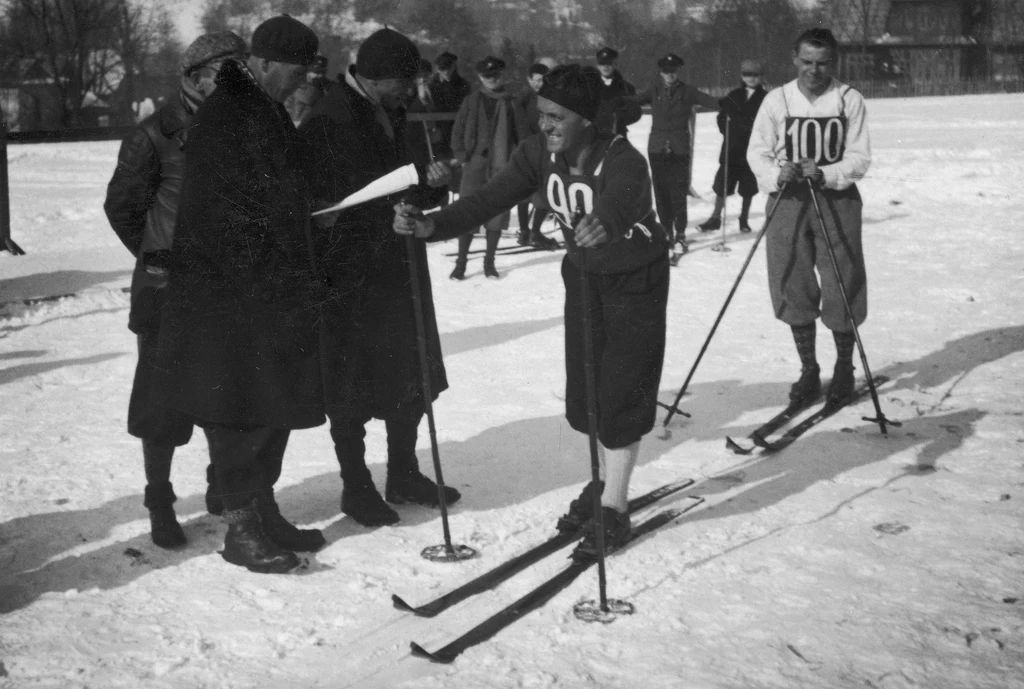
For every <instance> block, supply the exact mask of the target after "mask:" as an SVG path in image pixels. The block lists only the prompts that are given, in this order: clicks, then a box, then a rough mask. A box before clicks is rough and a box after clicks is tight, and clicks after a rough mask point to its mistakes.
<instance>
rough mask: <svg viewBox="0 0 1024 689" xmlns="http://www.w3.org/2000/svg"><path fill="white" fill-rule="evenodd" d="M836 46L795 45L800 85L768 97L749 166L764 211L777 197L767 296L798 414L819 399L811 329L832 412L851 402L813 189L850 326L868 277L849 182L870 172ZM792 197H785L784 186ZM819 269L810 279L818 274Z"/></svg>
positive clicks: (863, 128) (848, 356) (829, 40)
mask: <svg viewBox="0 0 1024 689" xmlns="http://www.w3.org/2000/svg"><path fill="white" fill-rule="evenodd" d="M836 48H837V44H836V39H835V36H833V35H832V32H831V31H829V30H828V29H808V30H807V31H805V32H804V33H802V34H801V35H800V37H799V38H798V39H797V41H796V44H795V47H794V49H793V64H794V66H795V67H796V70H797V78H796V79H794V80H793V81H790V82H789V83H787V84H785V85H784V86H781V87H780V88H777V89H774V90H773V91H772V92H771V93H769V94H768V95H767V96H766V97H765V99H764V102H763V103H762V105H761V109H760V110H759V111H758V113H757V117H756V118H755V120H754V127H753V132H752V134H751V137H750V147H749V148H748V149H747V162H748V163H750V169H751V170H753V172H754V175H755V176H756V177H757V182H758V186H759V187H760V189H761V191H763V192H765V193H766V194H770V195H771V197H772V199H771V200H769V202H768V203H769V206H770V205H771V204H772V203H774V202H775V201H774V199H775V198H776V197H777V196H779V194H780V193H784V195H783V196H782V198H781V199H780V200H779V201H778V207H777V209H776V211H775V221H774V225H773V227H772V231H771V232H768V233H767V235H768V238H767V247H768V250H767V256H768V287H769V290H770V292H771V297H772V306H773V307H774V309H775V316H776V318H778V319H779V320H781V321H782V322H784V323H786V324H788V325H789V326H790V328H791V329H792V331H793V339H794V341H795V342H796V349H797V353H798V354H799V356H800V366H801V370H800V378H799V380H797V382H796V383H794V384H793V386H792V388H791V389H790V393H789V398H790V403H791V404H795V405H805V404H810V403H811V402H813V401H814V400H815V399H816V398H817V397H818V396H819V394H820V392H821V377H820V368H819V366H818V361H817V357H816V354H815V342H816V327H815V322H816V321H817V319H818V317H819V316H820V317H821V320H822V323H824V324H825V326H826V327H827V328H828V329H829V330H831V331H832V336H833V340H834V341H835V345H836V363H835V369H834V372H833V375H832V382H831V384H830V385H829V389H828V401H829V403H831V404H839V403H842V402H845V401H846V400H847V399H848V398H849V397H850V395H851V394H852V393H853V386H854V374H853V348H854V344H855V336H854V333H853V325H852V324H851V323H850V321H849V319H848V318H847V315H846V309H845V306H844V304H843V300H842V295H841V294H840V290H839V285H838V283H837V282H836V278H835V271H834V270H833V268H832V264H831V261H830V259H829V256H828V253H827V249H826V246H825V239H824V237H823V235H822V228H821V227H819V226H818V222H817V219H816V218H814V213H813V211H812V210H811V209H810V204H811V198H810V190H809V189H808V188H807V184H806V182H805V180H807V179H810V180H813V181H814V183H815V185H816V186H817V187H818V188H819V189H821V192H820V193H821V196H822V198H823V199H824V201H825V204H824V206H825V207H824V209H823V212H824V218H825V224H826V226H827V231H828V233H829V237H830V238H831V239H832V245H833V246H834V247H835V250H836V260H837V263H838V264H839V272H840V275H841V277H842V280H843V284H844V286H845V287H846V293H847V295H848V296H849V298H850V307H851V310H852V311H853V317H854V320H856V322H857V325H860V324H861V323H862V322H864V319H865V318H866V317H867V311H868V304H867V276H866V271H865V267H864V254H863V251H862V249H861V207H862V204H861V198H860V193H859V192H858V191H857V185H856V182H857V181H858V180H860V179H861V178H862V177H864V174H865V173H866V172H867V170H868V166H869V165H870V164H871V146H870V141H869V138H868V128H867V110H866V109H865V107H864V98H863V96H861V94H860V93H858V92H857V91H855V90H854V89H853V88H852V87H851V86H848V85H847V84H843V83H841V82H839V81H838V80H836V79H835V78H833V76H832V73H833V71H834V69H835V63H836ZM786 185H789V187H790V189H788V190H785V191H784V192H783V189H784V187H786ZM815 269H817V276H816V275H815Z"/></svg>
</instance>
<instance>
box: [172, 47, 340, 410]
mask: <svg viewBox="0 0 1024 689" xmlns="http://www.w3.org/2000/svg"><path fill="white" fill-rule="evenodd" d="M302 170H303V168H302V163H301V158H300V155H299V142H298V137H297V132H296V131H295V127H294V126H293V125H292V123H291V120H290V118H289V117H288V113H287V112H286V111H285V109H284V106H282V105H281V104H279V103H277V102H275V101H273V100H271V99H270V98H269V96H267V95H266V93H265V92H264V91H263V90H262V89H261V88H260V87H259V86H258V85H257V84H256V82H255V81H254V80H253V78H252V76H251V74H250V73H249V72H248V70H247V69H246V68H245V67H244V66H242V65H239V64H236V63H234V62H227V63H225V65H224V67H223V68H222V69H221V72H220V74H219V75H218V88H217V90H216V91H215V92H214V93H213V94H212V95H211V96H210V97H209V98H208V99H207V100H206V101H205V102H204V104H203V105H202V106H201V107H200V108H199V110H198V111H197V112H196V115H195V117H194V119H193V122H192V127H191V128H190V130H189V136H188V143H187V144H186V149H185V177H184V181H183V184H182V189H181V198H180V202H179V206H178V218H177V223H176V227H175V233H174V245H173V247H172V249H171V259H170V267H171V276H170V284H169V289H170V298H169V300H168V302H169V303H168V307H167V308H166V309H165V312H164V317H163V320H162V322H161V326H160V353H159V360H160V364H161V365H160V368H161V374H160V385H159V388H160V390H161V391H162V392H163V395H164V399H163V400H162V401H163V402H164V403H165V404H166V405H167V406H169V407H171V408H173V409H177V410H179V411H182V412H185V413H186V414H189V415H191V416H192V417H194V418H195V419H196V422H197V423H199V424H200V425H203V424H204V423H207V424H208V423H216V424H229V425H235V426H271V427H275V428H308V427H311V426H316V425H318V424H320V423H323V421H324V407H323V395H322V385H321V378H320V371H319V366H318V356H317V354H318V351H317V289H318V288H317V284H316V280H315V279H314V272H313V269H312V264H311V261H310V253H309V252H310V247H309V245H308V242H307V239H306V237H307V223H308V221H309V215H308V212H309V211H308V209H309V197H308V188H307V186H306V184H305V180H304V178H303V172H302Z"/></svg>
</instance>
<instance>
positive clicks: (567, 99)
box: [537, 82, 600, 122]
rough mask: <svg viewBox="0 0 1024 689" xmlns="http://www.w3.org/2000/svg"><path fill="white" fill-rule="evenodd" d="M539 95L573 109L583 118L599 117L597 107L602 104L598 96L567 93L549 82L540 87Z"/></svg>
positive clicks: (593, 118) (592, 119) (592, 118)
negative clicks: (587, 96)
mask: <svg viewBox="0 0 1024 689" xmlns="http://www.w3.org/2000/svg"><path fill="white" fill-rule="evenodd" d="M537 95H538V96H539V97H541V98H547V99H548V100H549V101H551V102H552V103H558V104H559V105H561V106H562V107H563V108H568V109H569V110H572V111H573V112H574V113H576V114H577V115H579V116H580V117H582V118H583V119H586V120H590V121H591V122H593V121H594V120H595V119H597V109H598V106H599V105H600V102H599V101H598V99H597V98H586V97H580V96H579V95H574V94H571V93H567V92H566V91H563V90H561V89H558V88H555V87H554V86H552V85H551V84H549V83H547V82H545V83H544V85H543V86H541V87H540V91H539V92H538V93H537Z"/></svg>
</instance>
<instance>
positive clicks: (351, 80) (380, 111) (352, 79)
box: [345, 68, 395, 141]
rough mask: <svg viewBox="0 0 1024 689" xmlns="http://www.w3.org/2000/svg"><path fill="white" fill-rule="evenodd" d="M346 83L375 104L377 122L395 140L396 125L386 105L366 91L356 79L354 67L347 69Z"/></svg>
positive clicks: (374, 113) (374, 111) (374, 112)
mask: <svg viewBox="0 0 1024 689" xmlns="http://www.w3.org/2000/svg"><path fill="white" fill-rule="evenodd" d="M345 83H346V84H348V85H349V86H351V87H352V88H353V89H354V90H355V92H356V93H358V94H359V95H360V96H362V97H363V98H365V99H366V100H367V101H368V102H369V103H370V104H371V105H373V116H374V117H375V118H376V120H377V123H378V124H380V126H381V127H383V128H384V132H385V133H386V134H387V135H388V138H389V139H391V140H392V141H394V140H395V127H394V125H393V124H391V118H390V117H388V113H387V111H386V110H384V106H382V105H381V104H380V103H378V102H377V101H375V100H374V99H373V98H371V97H370V94H369V93H367V92H366V89H364V88H363V86H362V84H360V83H359V80H358V79H356V75H355V72H354V71H353V69H352V68H349V69H348V70H346V71H345Z"/></svg>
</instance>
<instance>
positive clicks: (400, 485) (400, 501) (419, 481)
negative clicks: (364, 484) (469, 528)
mask: <svg viewBox="0 0 1024 689" xmlns="http://www.w3.org/2000/svg"><path fill="white" fill-rule="evenodd" d="M461 497H462V494H461V493H460V492H459V491H457V490H455V489H454V488H452V487H451V486H445V487H444V502H445V504H446V505H454V504H455V503H456V502H458V501H459V498H461ZM384 498H385V499H386V500H387V501H388V502H390V503H392V504H394V505H404V504H410V505H424V506H426V507H438V506H440V504H441V503H440V502H439V501H438V498H437V484H436V483H434V482H433V481H432V480H430V479H429V478H427V477H426V476H424V475H423V474H421V473H420V471H419V469H415V470H413V471H408V472H402V473H400V474H392V473H391V472H390V471H389V472H388V482H387V485H385V487H384Z"/></svg>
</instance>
